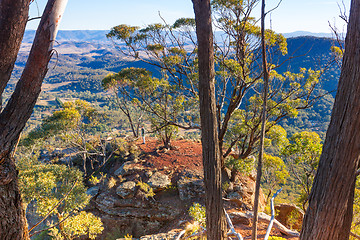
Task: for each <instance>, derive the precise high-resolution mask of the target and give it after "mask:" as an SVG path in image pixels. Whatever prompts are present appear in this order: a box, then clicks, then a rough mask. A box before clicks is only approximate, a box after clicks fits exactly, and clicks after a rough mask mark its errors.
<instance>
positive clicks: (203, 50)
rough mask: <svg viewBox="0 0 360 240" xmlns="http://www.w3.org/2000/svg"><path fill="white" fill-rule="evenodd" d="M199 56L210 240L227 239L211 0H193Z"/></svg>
mask: <svg viewBox="0 0 360 240" xmlns="http://www.w3.org/2000/svg"><path fill="white" fill-rule="evenodd" d="M192 2H193V6H194V11H195V20H196V35H197V40H198V57H199V98H200V117H201V141H202V152H203V165H204V183H205V194H206V200H205V201H206V229H207V239H209V240H221V239H225V230H226V226H225V218H224V211H223V203H222V189H221V162H220V149H219V144H218V132H217V121H216V102H215V69H214V45H213V33H212V23H211V7H210V0H192Z"/></svg>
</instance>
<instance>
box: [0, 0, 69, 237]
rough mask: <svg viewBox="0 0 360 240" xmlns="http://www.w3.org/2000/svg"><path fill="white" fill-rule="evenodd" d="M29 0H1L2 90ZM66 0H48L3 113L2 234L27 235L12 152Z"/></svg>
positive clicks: (0, 123) (0, 148)
mask: <svg viewBox="0 0 360 240" xmlns="http://www.w3.org/2000/svg"><path fill="white" fill-rule="evenodd" d="M30 2H32V1H29V0H18V1H13V0H2V1H0V95H2V93H3V91H4V89H5V87H6V85H7V83H8V81H9V79H10V75H11V72H12V69H13V67H14V63H15V61H16V56H17V53H18V51H19V48H20V43H21V40H22V38H23V35H24V31H25V25H26V22H27V20H28V12H29V4H30ZM66 4H67V0H49V1H48V3H47V5H46V8H45V10H44V13H43V15H42V18H41V21H40V24H39V27H38V30H37V32H36V36H35V40H34V43H33V45H32V48H31V51H30V55H29V58H28V60H27V63H26V65H25V69H24V70H23V73H22V75H21V77H20V79H19V81H18V83H17V85H16V88H15V90H14V92H13V93H12V95H11V97H10V100H9V101H8V103H7V104H6V106H5V108H4V109H3V111H2V112H1V113H0V196H1V198H0V238H1V239H28V238H29V237H28V230H27V222H26V218H25V212H24V210H23V207H22V200H21V197H20V192H19V188H18V174H17V169H16V165H15V162H14V159H12V158H11V156H10V154H11V151H12V150H13V148H14V146H15V144H16V142H17V140H18V138H19V135H20V133H21V131H22V130H23V128H24V126H25V124H26V122H27V120H28V119H29V118H30V115H31V113H32V111H33V107H34V105H35V103H36V100H37V98H38V96H39V93H40V91H41V84H42V81H43V79H44V77H45V75H46V72H47V69H48V68H47V65H48V63H49V60H50V58H51V56H52V55H53V44H54V42H55V37H56V33H57V30H58V26H59V22H60V20H61V17H62V15H63V12H64V9H65V6H66Z"/></svg>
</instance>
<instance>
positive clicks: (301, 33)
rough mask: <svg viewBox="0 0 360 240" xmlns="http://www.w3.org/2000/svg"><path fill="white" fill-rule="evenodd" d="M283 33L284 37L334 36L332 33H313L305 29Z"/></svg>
mask: <svg viewBox="0 0 360 240" xmlns="http://www.w3.org/2000/svg"><path fill="white" fill-rule="evenodd" d="M283 35H284V37H286V38H293V37H304V36H313V37H326V38H333V37H334V35H333V34H332V33H313V32H307V31H296V32H291V33H283Z"/></svg>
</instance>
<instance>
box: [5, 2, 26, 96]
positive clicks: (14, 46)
mask: <svg viewBox="0 0 360 240" xmlns="http://www.w3.org/2000/svg"><path fill="white" fill-rule="evenodd" d="M29 4H30V1H29V0H17V1H14V0H1V1H0V56H1V57H0V95H2V93H3V91H4V89H5V87H6V85H7V83H8V81H9V79H10V76H11V72H12V70H13V68H14V64H15V61H16V57H17V54H18V52H19V49H20V44H21V41H22V39H23V36H24V32H25V25H26V22H27V20H28V15H29Z"/></svg>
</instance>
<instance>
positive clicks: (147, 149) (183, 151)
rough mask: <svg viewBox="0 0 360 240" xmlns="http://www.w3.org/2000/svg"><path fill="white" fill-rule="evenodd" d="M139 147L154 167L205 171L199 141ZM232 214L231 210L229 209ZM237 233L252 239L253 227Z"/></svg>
mask: <svg viewBox="0 0 360 240" xmlns="http://www.w3.org/2000/svg"><path fill="white" fill-rule="evenodd" d="M136 144H137V146H138V147H139V149H140V150H141V151H142V153H144V154H145V155H146V159H149V161H148V162H150V163H151V164H152V166H153V167H155V168H157V169H159V170H164V169H169V170H174V171H175V172H180V171H182V170H184V169H187V170H193V171H196V172H202V171H203V167H202V166H203V164H202V158H201V157H202V147H201V143H200V142H199V141H191V140H174V141H172V142H171V145H172V147H173V149H171V150H165V149H161V146H162V143H161V142H158V141H156V139H154V138H147V141H146V144H142V142H141V141H138V142H137V143H136ZM229 211H230V212H231V209H229ZM235 228H236V231H237V232H239V233H240V234H241V235H242V236H243V237H244V239H251V226H247V225H235ZM266 229H267V224H265V223H259V224H258V239H263V238H264V235H265V233H266ZM271 236H281V237H283V238H285V239H290V240H298V238H297V237H286V236H282V235H281V233H280V232H279V231H278V230H276V229H274V228H273V230H272V231H271Z"/></svg>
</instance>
